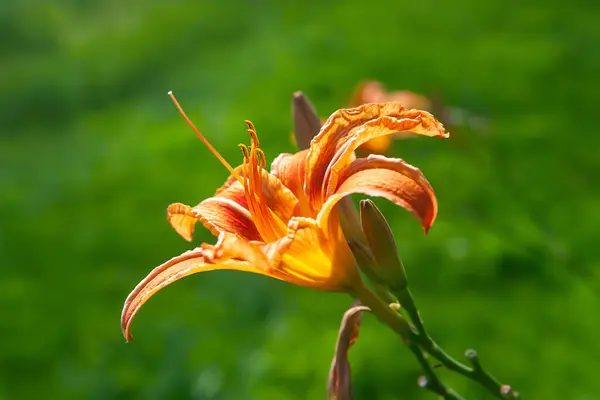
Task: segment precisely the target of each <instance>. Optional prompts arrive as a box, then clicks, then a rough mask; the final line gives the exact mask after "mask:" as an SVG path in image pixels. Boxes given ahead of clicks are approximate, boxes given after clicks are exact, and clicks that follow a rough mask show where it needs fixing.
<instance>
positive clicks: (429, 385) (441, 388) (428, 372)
mask: <svg viewBox="0 0 600 400" xmlns="http://www.w3.org/2000/svg"><path fill="white" fill-rule="evenodd" d="M408 347H409V348H410V350H411V351H412V352H413V354H414V355H415V357H416V358H417V361H419V364H421V368H423V372H424V373H425V376H424V377H421V378H420V379H419V385H420V386H422V387H424V388H425V389H428V390H430V391H432V392H434V393H437V394H439V395H440V396H442V399H444V400H464V399H463V398H462V397H461V396H460V395H459V394H458V393H456V392H455V391H454V390H452V389H450V388H448V387H446V386H445V385H444V384H443V383H442V381H440V378H439V377H438V376H437V374H436V373H435V371H434V369H433V368H432V367H431V365H430V364H429V362H428V361H427V359H426V358H425V354H423V350H421V348H420V347H419V346H418V345H417V344H414V343H413V344H410V345H409V346H408ZM422 378H424V379H422Z"/></svg>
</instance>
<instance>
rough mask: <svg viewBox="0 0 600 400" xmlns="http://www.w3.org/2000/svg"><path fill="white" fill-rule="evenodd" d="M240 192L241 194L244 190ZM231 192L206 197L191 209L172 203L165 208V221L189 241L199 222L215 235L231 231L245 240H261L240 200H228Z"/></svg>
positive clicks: (229, 190)
mask: <svg viewBox="0 0 600 400" xmlns="http://www.w3.org/2000/svg"><path fill="white" fill-rule="evenodd" d="M240 188H241V185H240ZM241 190H242V191H243V188H242V189H241ZM231 192H232V190H231V188H230V189H228V190H226V191H223V192H221V193H220V194H219V195H218V196H215V197H209V198H208V199H206V200H204V201H203V202H201V203H200V204H198V205H197V206H195V207H193V208H192V207H190V206H187V205H185V204H181V203H175V204H171V205H170V206H169V207H168V208H167V219H168V221H169V223H170V224H171V226H172V227H173V228H174V229H175V230H176V231H177V233H179V234H180V235H181V236H183V238H184V239H186V240H188V241H191V240H192V235H193V233H194V227H195V225H196V223H197V222H198V221H200V222H202V224H203V225H204V226H205V227H206V228H207V229H208V230H209V231H210V232H211V233H212V234H213V235H215V236H218V235H219V234H220V233H221V232H232V233H236V234H238V235H240V236H242V237H244V238H246V239H248V240H260V235H259V233H258V230H257V229H256V225H255V224H254V222H253V221H252V217H251V215H250V211H248V209H247V208H245V207H244V206H243V205H242V204H240V203H242V202H241V201H240V203H238V202H235V201H234V200H232V199H231V198H229V197H227V196H228V195H230V194H232V193H231ZM234 194H235V193H234ZM231 197H234V196H231ZM234 198H235V197H234ZM243 203H245V199H244V202H243Z"/></svg>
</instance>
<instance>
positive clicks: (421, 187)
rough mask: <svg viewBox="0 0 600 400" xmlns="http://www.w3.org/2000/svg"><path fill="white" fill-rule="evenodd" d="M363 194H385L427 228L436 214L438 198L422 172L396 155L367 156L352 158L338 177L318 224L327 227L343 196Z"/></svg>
mask: <svg viewBox="0 0 600 400" xmlns="http://www.w3.org/2000/svg"><path fill="white" fill-rule="evenodd" d="M353 193H362V194H366V195H368V196H376V197H384V198H386V199H388V200H390V201H392V202H394V203H395V204H397V205H399V206H401V207H403V208H405V209H406V210H408V211H410V212H411V213H412V214H413V215H414V216H415V217H416V218H417V219H418V220H419V221H420V222H421V225H422V226H423V229H424V230H425V232H427V231H428V230H429V228H430V227H431V225H432V224H433V221H434V220H435V216H436V214H437V208H438V205H437V199H436V197H435V193H434V191H433V188H432V187H431V185H430V184H429V181H427V179H426V178H425V176H424V175H423V173H422V172H421V171H420V170H419V169H418V168H415V167H413V166H412V165H410V164H408V163H406V162H404V161H403V160H400V159H397V158H387V157H384V156H380V155H370V156H369V157H367V158H360V159H358V160H355V161H353V162H352V163H351V164H350V165H349V166H348V168H346V169H345V170H344V172H343V175H341V176H340V179H339V185H338V186H337V187H336V188H335V189H334V194H333V195H332V196H330V197H329V198H328V199H327V202H326V203H325V205H324V206H323V208H322V210H321V212H320V213H319V216H318V217H317V219H318V221H319V224H320V225H321V226H322V227H323V228H324V229H326V226H327V224H328V221H329V218H330V213H331V210H332V209H333V207H334V206H335V204H336V203H337V202H338V201H339V200H340V199H341V198H343V197H344V196H347V195H349V194H353Z"/></svg>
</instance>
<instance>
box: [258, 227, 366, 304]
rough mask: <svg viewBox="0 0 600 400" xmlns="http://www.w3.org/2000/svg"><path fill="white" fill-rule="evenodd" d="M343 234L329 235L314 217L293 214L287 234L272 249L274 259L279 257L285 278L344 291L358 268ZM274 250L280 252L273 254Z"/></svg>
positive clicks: (315, 286) (311, 285) (314, 287)
mask: <svg viewBox="0 0 600 400" xmlns="http://www.w3.org/2000/svg"><path fill="white" fill-rule="evenodd" d="M340 238H341V237H329V236H327V235H325V233H324V232H323V230H322V229H321V228H320V227H319V226H318V224H317V223H316V221H315V220H313V219H311V218H302V217H294V218H292V220H291V221H290V224H289V232H288V236H287V237H285V238H283V239H281V240H280V241H279V242H278V243H276V244H272V245H267V246H273V248H272V249H269V250H265V251H266V252H267V253H270V254H271V256H270V260H271V264H272V265H274V264H275V263H274V262H273V261H272V260H279V261H280V263H279V266H278V269H279V270H280V271H281V273H283V274H285V276H286V277H285V278H283V279H285V280H286V281H288V282H290V283H294V284H296V285H300V286H305V287H310V288H313V289H318V290H324V291H331V292H344V291H349V290H350V289H351V285H352V281H353V279H356V274H357V269H356V266H355V264H354V262H353V260H354V259H353V258H352V254H351V253H350V250H349V248H348V246H347V244H346V242H345V241H340V240H339V239H340ZM274 253H278V254H277V255H276V256H274V255H273V254H274Z"/></svg>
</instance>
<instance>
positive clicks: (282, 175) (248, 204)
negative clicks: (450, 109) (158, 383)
mask: <svg viewBox="0 0 600 400" xmlns="http://www.w3.org/2000/svg"><path fill="white" fill-rule="evenodd" d="M173 100H174V101H175V103H176V105H177V106H178V108H179V110H180V112H181V113H182V115H183V116H184V118H186V120H187V121H188V123H189V124H190V126H192V128H193V129H194V130H195V132H196V133H197V135H198V136H199V137H200V138H201V139H202V140H203V141H204V142H205V144H206V145H207V146H208V147H209V148H210V149H211V151H213V153H214V154H215V155H216V156H217V157H218V158H219V160H221V162H222V163H223V164H224V165H225V166H226V167H227V168H228V169H229V171H230V173H231V175H230V177H229V178H228V179H227V180H226V182H225V184H224V185H223V186H222V187H221V188H219V189H218V190H217V191H216V193H215V195H214V196H213V197H210V198H208V199H206V200H204V201H202V202H201V203H200V204H198V205H197V206H195V207H191V206H188V205H184V204H181V203H175V204H171V205H170V206H169V207H168V210H167V215H168V221H169V223H170V224H171V225H172V226H173V228H174V229H175V230H176V231H177V232H178V233H179V234H180V235H181V236H183V237H184V238H185V239H186V240H189V241H191V240H192V235H193V232H194V227H195V225H196V224H197V223H198V222H200V223H202V224H203V225H204V226H205V227H206V228H207V229H208V230H209V231H210V232H211V233H212V234H214V235H215V236H218V240H217V243H216V244H215V245H210V244H205V243H204V244H202V245H201V246H199V247H197V248H195V249H193V250H190V251H187V252H185V253H183V254H181V255H179V256H177V257H174V258H172V259H171V260H169V261H167V262H165V263H164V264H162V265H160V266H158V267H156V268H155V269H154V270H153V271H152V272H150V274H149V275H148V276H147V277H146V278H145V279H144V280H142V281H141V282H140V283H139V284H138V285H137V287H136V288H135V289H134V290H133V292H131V294H130V295H129V297H128V298H127V300H126V301H125V305H124V308H123V313H122V319H121V326H122V329H123V333H124V335H125V337H126V339H127V340H131V334H130V325H131V321H132V319H133V317H134V316H135V314H136V313H137V312H138V310H139V309H140V307H141V306H142V305H143V304H144V303H145V302H146V301H147V300H148V299H149V298H150V297H151V296H152V295H154V294H155V293H156V292H157V291H159V290H160V289H162V288H163V287H165V286H167V285H169V284H171V283H173V282H175V281H176V280H178V279H181V278H183V277H185V276H188V275H191V274H194V273H197V272H206V271H212V270H237V271H244V272H252V273H256V274H261V275H266V276H269V277H272V278H276V279H280V280H283V281H287V282H289V283H292V284H296V285H300V286H305V287H309V288H314V289H318V290H324V291H332V292H352V291H353V290H352V288H353V286H354V283H356V282H357V281H356V280H357V279H360V276H359V273H358V270H357V268H356V264H355V261H354V258H353V256H352V253H351V252H350V249H349V247H348V244H347V242H346V240H345V238H344V235H343V233H342V230H341V228H340V224H339V220H338V214H337V212H335V210H336V208H337V207H336V205H337V203H338V202H339V201H340V200H341V199H342V198H343V197H345V196H347V195H349V194H352V193H363V194H367V195H370V196H380V197H385V198H387V199H389V200H391V201H392V202H394V203H396V204H397V205H399V206H401V207H404V208H405V209H407V210H408V211H410V212H411V213H412V214H413V215H414V216H415V217H416V218H417V219H418V220H419V221H420V222H421V224H422V226H423V229H424V230H425V232H427V230H428V229H429V228H430V227H431V225H432V223H433V221H434V219H435V216H436V213H437V200H436V197H435V194H434V192H433V189H432V187H431V185H430V184H429V182H428V181H427V179H426V178H425V176H424V175H423V174H422V173H421V172H420V171H419V170H418V169H416V168H414V167H412V166H411V165H409V164H407V163H405V162H404V161H402V160H400V159H393V158H386V157H383V156H377V155H371V156H369V157H367V158H359V159H356V157H355V155H354V151H355V150H356V148H357V147H358V146H360V145H362V144H364V143H365V142H367V141H369V140H371V139H373V138H377V137H383V136H388V135H392V134H394V133H396V132H405V131H411V132H414V133H417V134H420V135H425V136H440V137H448V133H446V132H445V130H444V127H443V126H442V124H441V123H440V122H438V121H437V120H436V119H435V118H434V117H433V116H432V115H431V114H429V113H428V112H425V111H418V110H409V109H406V108H404V107H403V106H401V105H400V104H399V103H385V104H367V105H364V106H361V107H358V108H351V109H342V110H339V111H336V112H335V113H334V114H333V115H331V117H329V119H328V120H327V122H326V123H325V125H324V126H323V127H322V128H321V131H320V133H319V134H318V135H317V136H316V137H315V138H314V139H313V141H312V142H311V144H310V148H309V149H306V150H302V151H300V152H298V153H295V154H281V155H280V156H279V157H277V158H276V159H275V160H274V161H273V163H272V165H271V170H270V171H267V170H266V169H265V166H266V159H265V155H264V153H263V152H262V150H261V149H260V148H259V141H258V137H257V135H256V131H255V129H254V126H253V125H252V123H250V122H248V121H246V123H247V125H248V133H249V135H250V145H249V146H245V145H240V147H241V149H242V152H243V163H242V165H240V166H239V167H237V168H232V167H231V166H229V164H227V162H226V161H225V160H224V159H223V158H222V157H221V156H220V155H219V154H218V153H217V152H216V150H214V148H212V146H211V145H210V143H208V142H207V141H206V139H205V138H204V137H203V136H202V135H201V134H200V133H199V132H198V131H197V130H196V129H195V127H194V126H193V124H191V122H190V121H189V119H187V117H186V116H185V113H183V110H181V108H180V107H179V104H178V103H177V102H176V100H175V99H174V97H173Z"/></svg>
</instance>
